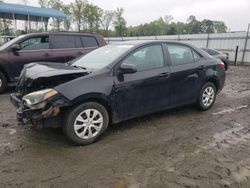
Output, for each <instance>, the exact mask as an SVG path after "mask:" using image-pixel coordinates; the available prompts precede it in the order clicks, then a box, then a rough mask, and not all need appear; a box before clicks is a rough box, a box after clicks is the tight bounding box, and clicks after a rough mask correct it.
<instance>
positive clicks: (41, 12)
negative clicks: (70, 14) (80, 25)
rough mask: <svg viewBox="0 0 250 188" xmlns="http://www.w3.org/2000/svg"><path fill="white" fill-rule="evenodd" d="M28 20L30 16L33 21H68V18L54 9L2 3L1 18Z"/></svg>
mask: <svg viewBox="0 0 250 188" xmlns="http://www.w3.org/2000/svg"><path fill="white" fill-rule="evenodd" d="M13 14H14V16H15V19H18V20H27V17H28V15H29V17H30V20H31V21H38V20H41V18H44V19H49V18H59V19H67V16H66V15H65V14H63V13H62V12H60V11H58V10H55V9H52V8H40V7H33V6H26V5H19V4H10V3H0V18H7V19H13Z"/></svg>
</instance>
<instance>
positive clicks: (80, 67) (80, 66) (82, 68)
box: [71, 65, 87, 70]
mask: <svg viewBox="0 0 250 188" xmlns="http://www.w3.org/2000/svg"><path fill="white" fill-rule="evenodd" d="M71 66H72V67H75V68H80V69H84V70H86V69H87V68H86V67H81V66H77V65H71Z"/></svg>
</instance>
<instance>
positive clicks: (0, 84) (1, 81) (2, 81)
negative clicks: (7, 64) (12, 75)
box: [0, 72, 7, 94]
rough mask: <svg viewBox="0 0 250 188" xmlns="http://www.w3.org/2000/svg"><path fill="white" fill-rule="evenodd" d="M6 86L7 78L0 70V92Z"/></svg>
mask: <svg viewBox="0 0 250 188" xmlns="http://www.w3.org/2000/svg"><path fill="white" fill-rule="evenodd" d="M6 87H7V79H6V77H5V75H4V74H3V73H2V72H0V94H1V93H3V92H4V91H5V89H6Z"/></svg>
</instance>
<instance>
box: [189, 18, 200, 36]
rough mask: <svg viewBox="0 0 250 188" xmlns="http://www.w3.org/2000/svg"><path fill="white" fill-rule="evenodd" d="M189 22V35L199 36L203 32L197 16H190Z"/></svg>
mask: <svg viewBox="0 0 250 188" xmlns="http://www.w3.org/2000/svg"><path fill="white" fill-rule="evenodd" d="M187 22H188V23H187V25H188V34H197V33H201V32H202V28H201V22H200V21H198V20H197V19H196V17H195V16H193V15H191V16H189V18H188V20H187Z"/></svg>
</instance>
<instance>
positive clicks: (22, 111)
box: [10, 89, 70, 127]
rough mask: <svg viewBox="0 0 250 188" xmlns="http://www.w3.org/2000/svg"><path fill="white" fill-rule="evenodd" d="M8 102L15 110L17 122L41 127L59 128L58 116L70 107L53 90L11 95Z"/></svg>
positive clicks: (65, 100)
mask: <svg viewBox="0 0 250 188" xmlns="http://www.w3.org/2000/svg"><path fill="white" fill-rule="evenodd" d="M10 101H11V103H12V104H13V105H14V106H15V107H16V108H17V119H18V121H20V122H22V123H24V124H34V125H37V126H40V125H42V126H43V127H59V126H60V121H61V116H59V114H62V111H63V110H64V108H66V107H68V106H70V101H68V100H67V99H66V98H65V97H63V96H62V95H61V94H60V93H58V92H57V91H56V90H54V89H43V90H39V91H35V92H32V93H29V94H27V95H24V96H22V95H21V94H20V93H13V94H11V95H10Z"/></svg>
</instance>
